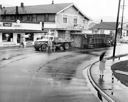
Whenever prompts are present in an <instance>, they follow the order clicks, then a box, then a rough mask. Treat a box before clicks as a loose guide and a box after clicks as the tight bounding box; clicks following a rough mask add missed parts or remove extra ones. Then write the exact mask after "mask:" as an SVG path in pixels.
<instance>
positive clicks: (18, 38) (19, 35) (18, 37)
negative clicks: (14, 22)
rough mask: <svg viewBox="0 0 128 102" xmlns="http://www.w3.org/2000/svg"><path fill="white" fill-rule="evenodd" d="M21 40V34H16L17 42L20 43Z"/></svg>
mask: <svg viewBox="0 0 128 102" xmlns="http://www.w3.org/2000/svg"><path fill="white" fill-rule="evenodd" d="M20 40H21V34H17V43H20Z"/></svg>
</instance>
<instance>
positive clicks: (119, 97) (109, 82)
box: [91, 56, 128, 102]
mask: <svg viewBox="0 0 128 102" xmlns="http://www.w3.org/2000/svg"><path fill="white" fill-rule="evenodd" d="M127 59H128V56H125V57H121V58H120V60H119V59H118V58H117V59H115V60H114V61H113V60H107V61H106V65H105V67H106V69H105V72H104V77H103V79H101V78H100V76H99V62H98V63H96V64H94V65H93V66H92V68H91V75H92V79H93V80H94V82H95V83H96V85H97V86H98V87H99V88H100V89H101V90H102V91H103V92H105V94H107V95H108V97H110V98H111V99H112V100H114V101H115V102H128V97H127V95H128V87H126V86H125V85H124V84H122V83H121V82H120V81H119V80H118V79H116V78H115V77H114V75H113V73H112V70H111V65H113V64H115V63H118V62H120V61H124V60H127ZM102 99H103V100H105V99H104V98H103V97H102ZM114 101H113V102H114ZM103 102H104V101H103Z"/></svg>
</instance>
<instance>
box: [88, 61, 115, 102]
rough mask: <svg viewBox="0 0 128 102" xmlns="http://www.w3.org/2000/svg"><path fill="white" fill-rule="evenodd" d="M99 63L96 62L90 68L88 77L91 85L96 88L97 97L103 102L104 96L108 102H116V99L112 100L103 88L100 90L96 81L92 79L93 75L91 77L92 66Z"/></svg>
mask: <svg viewBox="0 0 128 102" xmlns="http://www.w3.org/2000/svg"><path fill="white" fill-rule="evenodd" d="M97 62H99V61H96V62H94V63H93V64H92V65H91V67H89V68H88V69H87V76H88V79H89V81H90V83H91V84H92V86H93V87H94V88H95V90H96V91H97V96H98V98H99V99H100V100H101V101H103V99H102V96H103V97H104V98H105V99H106V100H107V101H108V102H116V101H115V100H114V99H112V98H111V97H110V96H109V95H108V94H107V93H105V92H104V91H103V90H102V89H101V88H99V86H98V85H97V84H96V82H95V81H94V79H93V78H92V75H91V68H92V66H93V65H94V64H95V63H97Z"/></svg>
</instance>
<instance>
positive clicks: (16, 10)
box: [16, 6, 18, 14]
mask: <svg viewBox="0 0 128 102" xmlns="http://www.w3.org/2000/svg"><path fill="white" fill-rule="evenodd" d="M16 14H18V6H16Z"/></svg>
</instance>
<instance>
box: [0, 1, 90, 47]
mask: <svg viewBox="0 0 128 102" xmlns="http://www.w3.org/2000/svg"><path fill="white" fill-rule="evenodd" d="M0 10H1V11H0V13H1V17H0V21H2V22H16V21H17V20H19V21H20V23H33V24H37V23H38V24H40V22H41V24H42V33H41V32H36V33H35V32H33V31H30V30H29V31H27V33H26V32H24V30H25V29H24V30H23V29H22V31H21V32H17V31H16V32H15V31H13V32H11V31H7V32H6V33H7V34H9V35H10V33H11V34H13V33H15V39H17V38H18V35H23V34H24V35H27V34H29V35H31V36H28V37H31V38H26V41H29V42H30V41H32V42H33V41H34V40H35V39H36V38H37V37H39V36H42V35H43V32H51V33H52V34H55V36H56V37H59V38H63V39H72V38H74V37H72V35H73V34H72V33H81V32H82V30H83V29H85V28H86V27H87V24H88V21H89V18H88V17H87V16H86V15H85V14H83V13H82V12H81V11H80V10H79V9H78V7H76V6H75V5H74V4H73V3H60V4H54V3H52V4H45V5H35V6H25V5H24V3H21V5H20V6H16V7H2V6H0ZM3 34H4V32H3V31H0V35H2V36H3ZM16 35H17V36H16ZM12 39H13V38H12ZM77 40H78V39H77ZM0 41H1V42H2V38H1V37H0ZM12 41H13V40H12ZM78 42H80V41H78ZM16 43H18V42H16ZM76 46H78V45H76ZM78 47H80V46H78Z"/></svg>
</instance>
